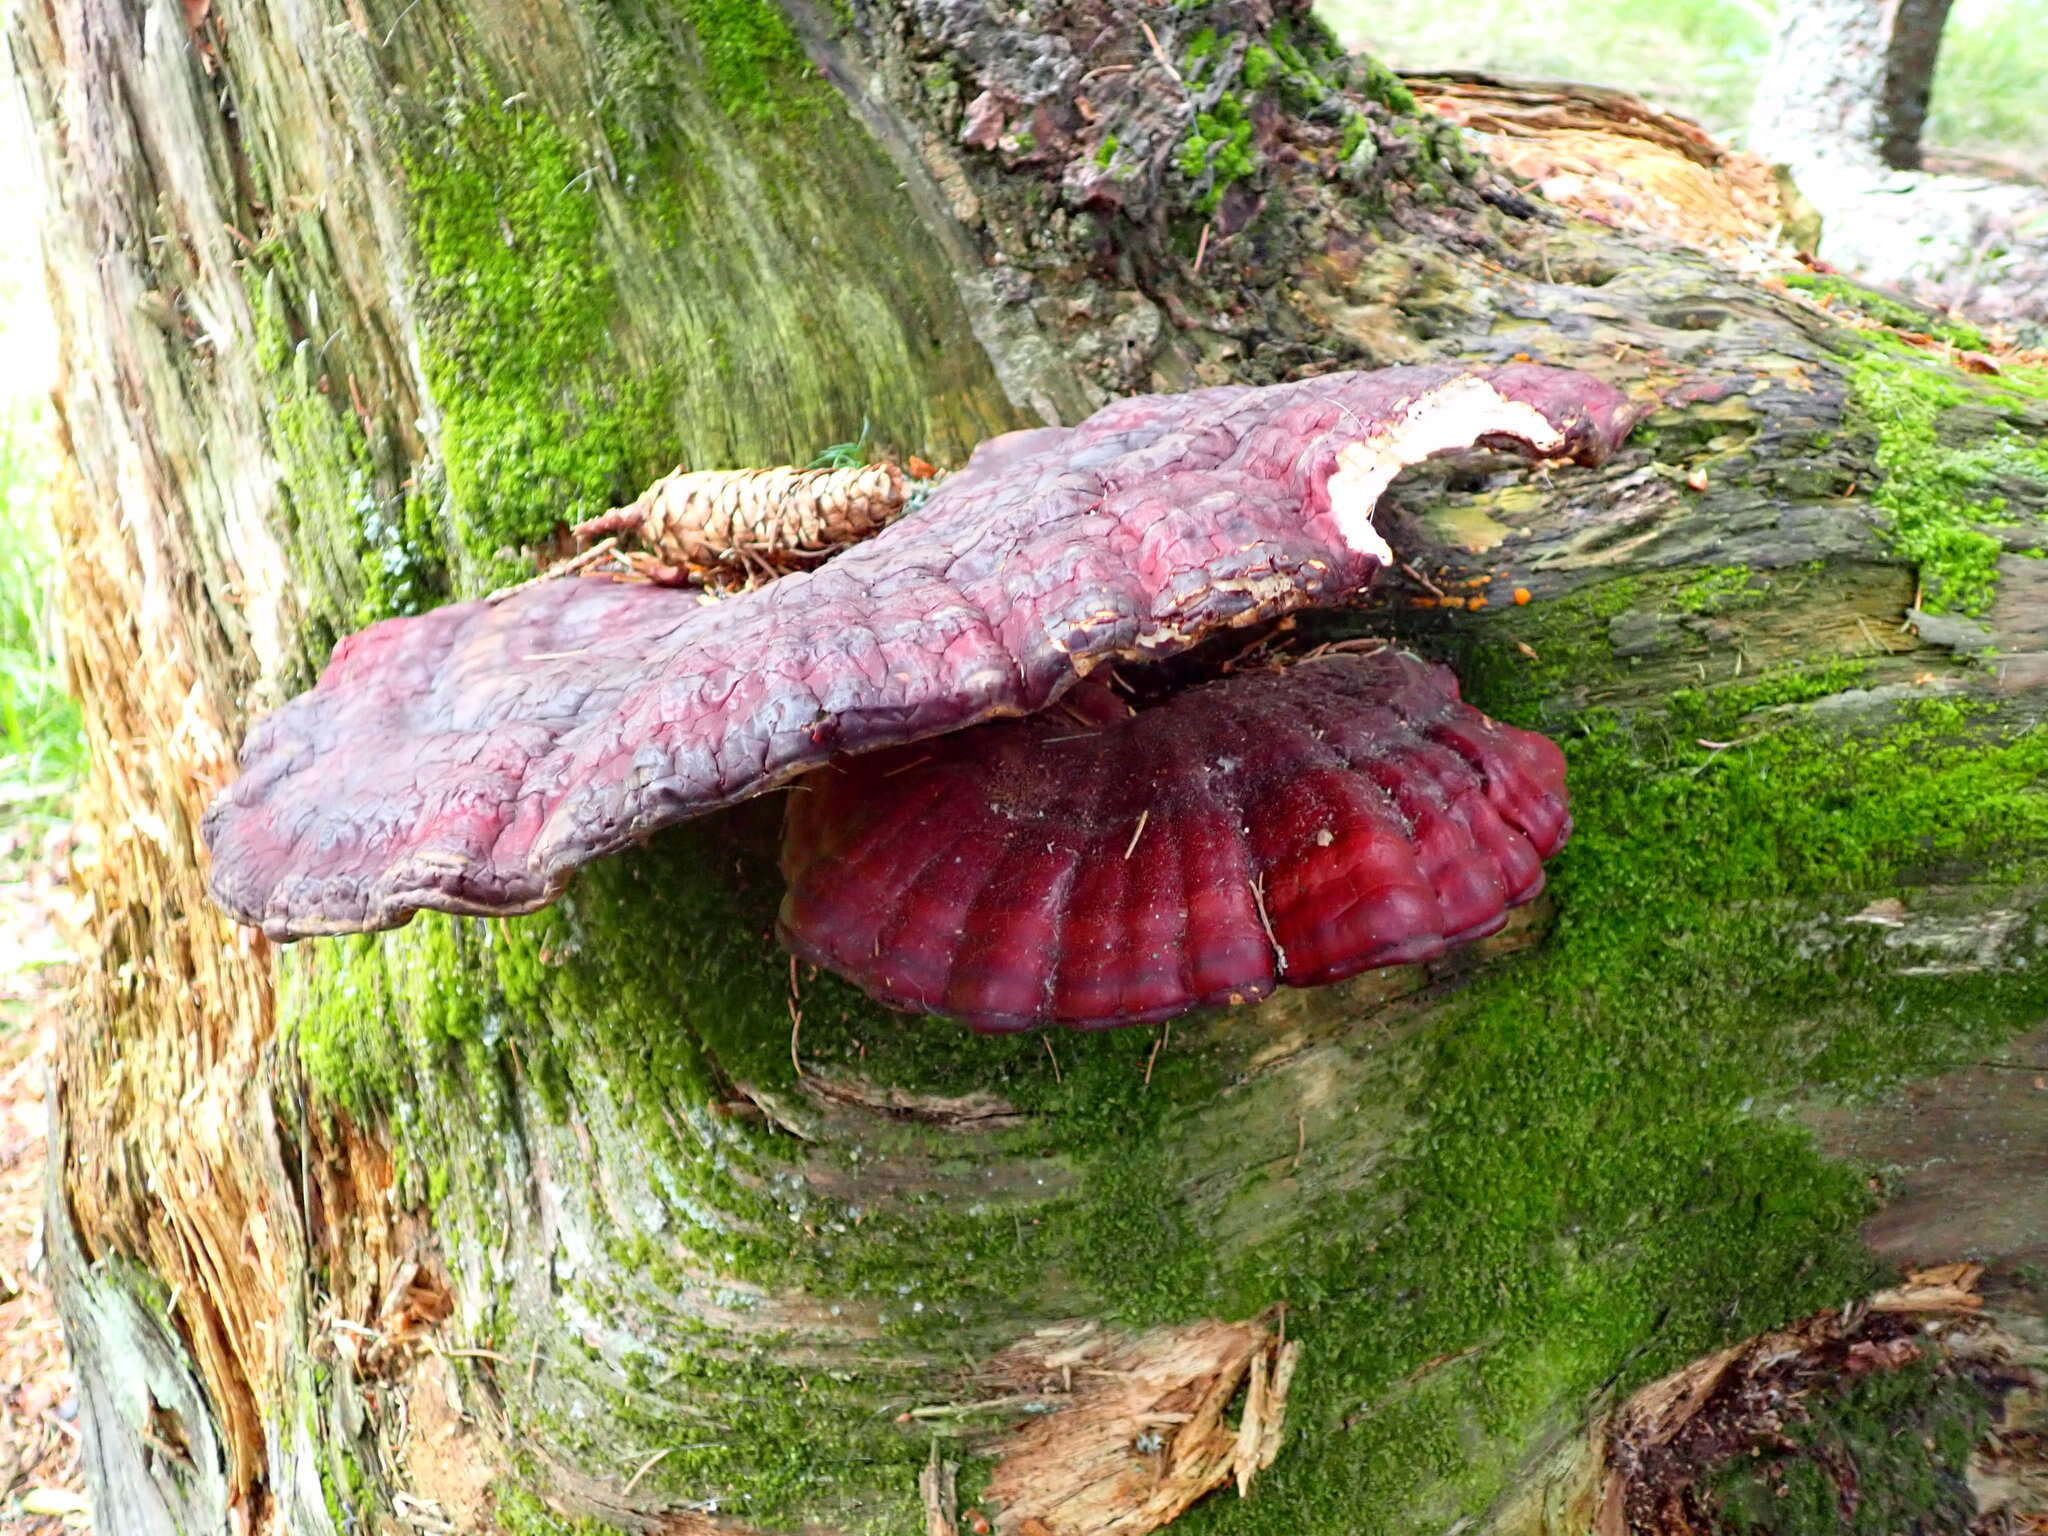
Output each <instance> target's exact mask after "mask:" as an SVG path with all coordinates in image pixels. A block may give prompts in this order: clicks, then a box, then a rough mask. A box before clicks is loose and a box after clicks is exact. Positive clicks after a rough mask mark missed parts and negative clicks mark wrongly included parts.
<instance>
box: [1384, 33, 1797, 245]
mask: <svg viewBox="0 0 2048 1536" xmlns="http://www.w3.org/2000/svg"><path fill="white" fill-rule="evenodd" d="M1405 79H1406V81H1407V84H1408V88H1409V89H1410V90H1411V91H1413V92H1414V93H1415V98H1416V100H1417V101H1419V102H1420V103H1421V104H1422V105H1423V106H1424V107H1426V108H1428V109H1429V110H1431V111H1433V112H1435V113H1437V114H1438V115H1439V116H1441V117H1445V118H1448V119H1449V120H1450V121H1452V122H1454V123H1457V124H1459V125H1460V126H1461V127H1463V128H1465V129H1466V130H1467V131H1468V132H1469V133H1470V134H1471V135H1472V136H1473V137H1474V138H1475V139H1476V140H1477V141H1478V143H1479V145H1480V146H1481V147H1482V148H1483V149H1485V151H1486V153H1487V154H1488V155H1489V156H1491V157H1492V158H1493V159H1494V160H1495V161H1496V162H1498V163H1499V164H1500V165H1502V166H1505V167H1506V168H1507V169H1508V170H1509V171H1512V172H1513V173H1514V174H1515V175H1517V176H1519V177H1522V178H1523V179H1524V180H1526V181H1530V182H1533V183H1535V185H1536V187H1537V189H1538V190H1539V191H1540V192H1542V194H1543V195H1544V197H1546V198H1548V199H1549V200H1550V201H1551V202H1553V203H1556V204H1557V205H1558V206H1559V207H1562V208H1568V209H1570V210H1571V211H1572V212H1573V213H1576V214H1579V215H1581V216H1582V217H1584V218H1588V219H1592V220H1594V221H1595V222H1597V223H1601V224H1606V225H1610V226H1611V227H1613V228H1616V229H1627V230H1637V231H1641V232H1643V233H1645V234H1653V235H1660V236H1662V237H1663V238H1665V239H1667V240H1676V241H1679V242H1680V243H1682V244H1685V245H1690V246H1694V247H1697V248H1698V249H1700V250H1704V251H1708V252H1711V253H1712V254H1714V255H1716V256H1719V257H1721V258H1722V259H1723V260H1726V261H1731V262H1734V263H1736V264H1738V265H1740V266H1743V267H1744V268H1745V269H1756V270H1770V269H1773V268H1792V267H1795V266H1796V265H1797V262H1796V260H1795V258H1794V256H1793V253H1792V251H1791V249H1790V248H1789V247H1786V246H1781V245H1780V244H1779V231H1780V226H1782V225H1783V224H1784V223H1785V222H1786V221H1787V217H1788V215H1787V210H1786V209H1785V208H1784V207H1783V206H1782V205H1781V202H1780V197H1779V192H1778V186H1777V179H1776V177H1775V176H1774V175H1773V174H1772V171H1771V168H1770V167H1769V166H1768V165H1766V164H1765V163H1764V162H1763V161H1761V160H1759V159H1758V158H1757V157H1756V156H1754V155H1750V154H1744V153H1742V152H1741V151H1739V150H1732V149H1729V148H1728V147H1727V146H1726V145H1723V144H1721V143H1718V142H1717V141H1716V140H1715V139H1714V138H1713V136H1712V135H1710V134H1709V133H1708V132H1707V131H1706V130H1705V129H1703V128H1701V127H1700V126H1699V125H1698V124H1697V123H1695V122H1692V121H1691V120H1689V119H1687V118H1683V117H1679V116H1677V115H1676V114H1674V113H1670V112H1660V111H1658V110H1657V109H1656V108H1655V107H1652V106H1650V105H1649V104H1648V103H1647V102H1644V101H1643V100H1641V99H1640V98H1639V97H1636V96H1632V95H1630V94H1629V93H1628V92H1626V91H1617V90H1611V89H1607V88H1605V87H1601V86H1592V85H1578V84H1573V83H1569V82H1564V81H1554V80H1510V79H1504V78H1501V77H1499V76H1493V75H1482V74H1465V73H1455V74H1443V75H1410V76H1407V77H1405Z"/></svg>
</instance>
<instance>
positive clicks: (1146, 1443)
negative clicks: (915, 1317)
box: [985, 1320, 1301, 1536]
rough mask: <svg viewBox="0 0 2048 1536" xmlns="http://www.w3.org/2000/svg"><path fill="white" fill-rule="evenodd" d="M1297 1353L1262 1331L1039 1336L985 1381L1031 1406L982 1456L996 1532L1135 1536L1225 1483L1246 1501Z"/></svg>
mask: <svg viewBox="0 0 2048 1536" xmlns="http://www.w3.org/2000/svg"><path fill="white" fill-rule="evenodd" d="M1300 1354H1301V1345H1300V1341H1298V1340H1287V1341H1284V1342H1283V1341H1282V1340H1281V1339H1280V1338H1279V1336H1278V1335H1277V1333H1275V1332H1274V1331H1273V1330H1272V1328H1271V1327H1270V1326H1269V1325H1268V1324H1266V1323H1263V1322H1249V1323H1225V1322H1218V1321H1214V1320H1211V1321H1207V1322H1201V1323H1191V1324H1188V1325H1187V1326H1185V1327H1181V1328H1155V1329H1152V1330H1149V1331H1148V1332H1145V1333H1142V1334H1138V1335H1135V1336H1131V1335H1121V1334H1117V1333H1115V1332H1112V1331H1110V1330H1107V1329H1104V1328H1103V1327H1101V1326H1100V1325H1099V1324H1096V1323H1092V1322H1076V1323H1069V1324H1062V1325H1055V1326H1052V1327H1048V1328H1042V1329H1040V1330H1039V1331H1038V1332H1037V1333H1035V1334H1033V1335H1032V1336H1031V1337H1030V1338H1029V1339H1026V1340H1024V1341H1022V1342H1021V1343H1019V1344H1017V1345H1015V1346H1013V1347H1012V1348H1010V1349H1008V1350H1005V1351H1004V1352H1003V1353H1001V1354H999V1355H998V1356H996V1357H995V1359H994V1360H992V1361H991V1362H990V1364H989V1368H988V1371H987V1373H986V1377H985V1379H986V1380H989V1381H993V1382H1008V1383H1010V1384H1012V1386H1013V1388H1014V1390H1015V1393H1016V1394H1017V1400H1018V1401H1020V1402H1022V1403H1024V1404H1026V1405H1027V1406H1028V1407H1030V1408H1032V1409H1038V1410H1041V1411H1038V1412H1036V1413H1034V1415H1033V1416H1032V1417H1031V1418H1029V1419H1027V1420H1026V1421H1025V1422H1024V1425H1023V1427H1022V1428H1020V1429H1016V1430H1013V1431H1011V1432H1010V1433H1008V1434H1006V1435H1003V1436H1001V1437H998V1438H997V1439H996V1440H995V1442H994V1443H993V1445H992V1446H991V1448H990V1449H991V1453H992V1454H994V1455H995V1456H996V1457H997V1458H998V1459H997V1462H996V1469H995V1472H994V1474H993V1475H992V1476H991V1478H990V1479H989V1485H988V1499H989V1501H990V1503H991V1504H992V1505H993V1506H995V1510H996V1513H995V1517H994V1521H995V1529H996V1530H997V1531H998V1532H999V1533H1001V1536H1036V1533H1037V1532H1039V1531H1041V1530H1051V1531H1058V1532H1059V1533H1060V1536H1146V1533H1147V1532H1150V1531H1154V1530H1157V1529H1158V1528H1159V1527H1160V1526H1162V1525H1165V1524H1167V1523H1168V1522H1169V1521H1171V1520H1172V1519H1173V1518H1174V1517H1175V1516H1176V1515H1178V1514H1180V1513H1181V1511H1183V1510H1185V1509H1186V1508H1187V1507H1188V1506H1189V1505H1190V1504H1193V1503H1194V1502H1195V1500H1197V1499H1199V1498H1201V1497H1202V1496H1203V1495H1204V1494H1206V1493H1209V1492H1210V1491H1211V1490H1213V1489H1217V1488H1221V1487H1223V1486H1225V1485H1226V1484H1230V1483H1233V1482H1234V1483H1235V1484H1236V1486H1237V1491H1238V1493H1239V1495H1240V1496H1248V1495H1249V1494H1250V1493H1251V1492H1252V1480H1253V1478H1254V1477H1256V1476H1257V1475H1258V1473H1259V1472H1260V1471H1261V1470H1262V1469H1264V1468H1266V1467H1269V1466H1271V1465H1272V1463H1273V1458H1274V1457H1275V1456H1277V1455H1278V1454H1279V1452H1280V1446H1281V1442H1282V1438H1283V1436H1284V1434H1285V1426H1286V1418H1287V1392H1288V1386H1289V1383H1290V1382H1291V1380H1292V1378H1293V1375H1294V1367H1295V1363H1296V1361H1297V1360H1298V1359H1299V1358H1300ZM1033 1391H1035V1392H1037V1393H1039V1394H1041V1396H1039V1397H1038V1398H1036V1399H1033V1398H1032V1397H1031V1396H1030V1395H1029V1394H1030V1393H1031V1392H1033ZM1240 1394H1242V1401H1241V1405H1240V1407H1239V1413H1238V1422H1237V1424H1236V1425H1232V1424H1231V1423H1230V1422H1229V1417H1228V1413H1229V1409H1230V1408H1231V1406H1232V1404H1233V1403H1234V1402H1237V1401H1238V1400H1239V1397H1240Z"/></svg>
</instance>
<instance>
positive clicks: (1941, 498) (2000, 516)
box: [1849, 348, 2048, 614]
mask: <svg viewBox="0 0 2048 1536" xmlns="http://www.w3.org/2000/svg"><path fill="white" fill-rule="evenodd" d="M1849 377H1850V388H1851V391H1852V405H1853V414H1854V418H1855V420H1856V422H1857V424H1858V425H1859V426H1861V427H1863V428H1864V429H1865V430H1868V431H1869V432H1871V433H1872V434H1874V436H1875V437H1876V440H1877V464H1878V469H1879V471H1880V472H1881V473H1882V475H1883V477H1884V478H1883V479H1882V481H1881V482H1880V483H1879V485H1878V486H1877V487H1876V489H1875V490H1874V491H1873V492H1872V500H1873V501H1874V502H1875V503H1876V504H1877V506H1878V507H1879V508H1881V509H1882V510H1883V511H1884V513H1885V514H1886V516H1887V517H1888V518H1889V520H1890V529H1889V534H1890V539H1891V543H1892V546H1893V548H1894V549H1895V550H1896V551H1897V552H1898V553H1899V554H1900V555H1901V556H1903V557H1904V558H1906V559H1908V560H1911V561H1912V562H1913V563H1914V564H1916V565H1917V566H1919V568H1920V574H1921V580H1922V581H1923V583H1924V584H1925V588H1926V591H1925V596H1924V599H1923V602H1922V606H1923V607H1925V608H1926V609H1927V610H1928V611H1929V612H1931V613H1943V612H1949V611H1955V612H1959V613H1966V614H1976V613H1982V612H1984V611H1985V610H1986V609H1987V608H1989V607H1990V605H1991V602H1992V598H1993V592H1994V587H1995V584H1996V581H1997V576H1998V557H1999V554H2000V551H2001V545H2000V541H1999V540H1998V538H1997V537H1996V536H1995V535H1994V534H1991V533H1989V532H1987V531H1985V528H1984V527H1983V525H1984V524H1991V523H2007V522H2011V521H2012V520H2013V519H2012V516H2011V514H2010V511H2009V507H2008V501H2007V496H2006V494H2005V491H2004V489H2003V487H2005V486H2007V485H2009V484H2013V483H2020V484H2031V485H2032V486H2034V487H2036V488H2038V493H2039V495H2037V497H2036V499H2037V500H2038V499H2039V497H2040V495H2048V448H2043V447H2042V446H2041V445H2040V444H2039V443H2038V442H2037V441H2032V440H2030V439H2029V438H2028V437H2027V436H2025V435H2024V434H2023V433H2022V432H2021V431H2020V430H2018V429H2017V428H2016V427H2014V426H2012V425H2011V424H2009V423H2004V422H2000V423H1996V424H1994V425H1992V426H1991V427H1990V429H1989V430H1988V431H1986V430H1985V429H1984V424H1983V423H1982V422H1981V421H1973V423H1972V426H1973V430H1972V431H1971V432H1970V433H1969V437H1970V445H1969V446H1968V447H1956V446H1953V445H1952V444H1951V442H1950V441H1949V440H1948V439H1947V437H1946V436H1945V434H1944V430H1943V426H1944V419H1945V418H1946V417H1947V416H1948V415H1949V414H1950V413H1951V412H1956V411H1963V410H1974V411H1977V412H1980V413H1981V412H1983V411H1985V410H1986V409H1987V408H1988V407H1989V405H1990V402H1989V401H1988V400H1987V394H1986V391H1985V390H1983V389H1981V388H1979V387H1977V386H1975V385H1973V384H1972V383H1971V382H1970V381H1968V380H1967V379H1965V378H1964V377H1963V376H1961V375H1958V374H1955V373H1953V372H1950V371H1949V370H1947V369H1946V368H1943V367H1941V366H1940V365H1938V364H1937V363H1935V362H1933V361H1931V360H1929V359H1926V358H1924V357H1921V356H1918V355H1912V356H1902V355H1899V354H1896V353H1893V352H1889V351H1885V350H1883V349H1878V348H1872V349H1870V350H1868V351H1866V352H1865V353H1864V354H1863V355H1862V356H1860V357H1859V358H1858V359H1857V360H1856V361H1855V363H1854V364H1853V365H1852V366H1851V369H1850V375H1849Z"/></svg>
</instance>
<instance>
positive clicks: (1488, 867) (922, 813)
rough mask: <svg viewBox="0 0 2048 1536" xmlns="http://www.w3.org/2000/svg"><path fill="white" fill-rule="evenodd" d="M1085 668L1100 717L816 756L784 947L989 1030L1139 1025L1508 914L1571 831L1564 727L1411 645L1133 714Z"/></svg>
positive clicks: (1178, 698)
mask: <svg viewBox="0 0 2048 1536" xmlns="http://www.w3.org/2000/svg"><path fill="white" fill-rule="evenodd" d="M1083 688H1084V689H1088V690H1091V692H1095V695H1096V696H1094V697H1086V696H1084V700H1083V701H1082V702H1083V710H1084V711H1085V712H1086V715H1084V720H1076V719H1074V718H1071V717H1070V716H1068V714H1067V712H1066V711H1064V710H1055V711H1047V712H1045V713H1042V714H1037V715H1032V716H1029V717H1027V718H1026V719H1023V720H1005V721H999V722H997V723H994V724H991V725H983V726H977V727H976V728H975V729H974V730H972V731H969V732H966V733H964V734H963V735H962V736H961V737H960V738H959V740H958V742H957V744H953V743H948V749H947V750H945V751H943V752H934V751H931V750H929V749H928V748H927V747H926V746H924V745H922V744H919V745H913V746H908V747H898V748H895V749H894V750H891V751H887V752H875V753H870V754H868V755H866V756H864V757H859V758H854V759H852V760H850V761H849V762H847V763H845V764H844V765H843V766H842V767H840V768H839V769H838V770H836V771H826V772H823V773H819V774H817V775H814V776H813V778H812V779H811V780H809V781H808V787H809V790H810V792H809V793H808V794H802V795H797V796H795V797H793V798H792V800H791V801H790V808H789V813H788V817H787V820H786V822H785V824H784V825H785V831H784V838H783V854H782V863H783V873H784V874H785V875H786V876H787V877H788V880H789V890H788V893H787V895H786V896H785V897H784V899H783V904H782V918H781V924H780V926H781V930H782V936H783V941H784V943H785V944H787V945H788V946H789V948H790V949H792V950H794V951H795V952H796V953H797V954H798V955H800V956H801V957H803V958H804V959H806V960H809V961H811V962H813V963H814V964H817V965H821V966H824V967H825V968H826V969H827V970H831V971H836V972H838V973H839V974H840V975H842V976H844V977H846V978H847V979H848V980H850V981H853V982H855V983H856V984H858V985H859V986H860V987H861V988H862V989H864V990H865V991H866V992H867V993H868V994H869V995H870V996H872V997H874V998H875V999H876V1000H877V1001H879V1002H883V1003H887V1004H889V1005H890V1006H891V1007H895V1008H902V1009H908V1010H912V1011H915V1012H920V1013H943V1014H948V1015H950V1016H952V1017H954V1018H957V1019H960V1020H961V1021H963V1022H964V1023H968V1024H971V1025H973V1026H974V1027H975V1028H977V1029H986V1030H1006V1029H1022V1028H1027V1027H1029V1026H1031V1025H1034V1024H1041V1023H1059V1024H1067V1025H1074V1026H1078V1027H1089V1026H1096V1025H1103V1024H1137V1023H1144V1022H1146V1021H1149V1020H1153V1019H1163V1018H1171V1017H1172V1016H1173V1015H1175V1014H1178V1013H1185V1012H1186V1011H1187V1010H1188V1009H1190V1008H1195V1007H1200V1006H1201V1005H1203V1004H1205V1003H1243V1002H1248V1001H1251V1000H1252V999H1254V998H1260V997H1264V996H1266V994H1268V993H1269V992H1271V991H1272V990H1273V988H1274V986H1275V985H1276V984H1277V983H1280V982H1285V983H1287V984H1288V985H1290V986H1298V987H1305V986H1317V985H1320V984H1322V983H1324V982H1331V981H1341V980H1343V979H1344V978H1345V977H1347V976H1352V975H1356V974H1357V973H1358V972H1359V971H1362V970H1366V969H1369V968H1370V967H1373V966H1378V965H1399V964H1404V963H1407V962H1412V961H1418V960H1431V959H1434V958H1435V957H1436V956H1438V955H1439V954H1441V953H1443V951H1444V949H1445V948H1446V947H1447V946H1448V945H1451V944H1455V943H1459V942H1461V941H1463V940H1466V939H1475V938H1480V937H1482V936H1484V935H1486V934H1488V933H1492V932H1494V931H1495V930H1496V929H1498V928H1499V927H1500V926H1501V924H1502V923H1504V922H1505V921H1506V920H1507V914H1508V908H1509V907H1511V906H1514V905H1516V904H1517V903H1520V902H1524V901H1527V900H1528V899H1529V898H1530V897H1532V896H1534V895H1535V894H1536V893H1537V892H1538V891H1540V890H1541V889H1542V888H1543V860H1545V859H1546V858H1548V857H1549V856H1550V855H1551V854H1553V853H1555V852H1556V851H1557V850H1558V848H1560V847H1561V846H1563V843H1564V840H1565V837H1566V835H1567V834H1568V833H1569V832H1570V830H1571V818H1570V816H1569V815H1568V814H1567V813H1566V810H1565V799H1564V755H1563V754H1562V753H1561V752H1559V751H1558V749H1557V748H1556V746H1555V745H1553V744H1552V743H1551V742H1550V741H1549V740H1548V739H1547V738H1545V737H1542V736H1538V735H1535V734H1533V733H1532V732H1529V731H1520V730H1516V729H1514V728H1513V727H1510V726H1505V725H1501V724H1498V723H1497V722H1495V721H1492V720H1489V719H1487V718H1486V716H1484V715H1482V714H1480V713H1479V711H1477V710H1476V709H1473V708H1471V707H1470V706H1468V705H1465V704H1462V703H1460V702H1459V700H1458V689H1457V684H1456V682H1454V681H1453V680H1452V678H1451V675H1450V673H1449V672H1448V671H1446V670H1445V669H1444V668H1442V667H1437V666H1432V665H1430V664H1429V663H1427V662H1423V661H1418V660H1416V659H1415V658H1414V657H1412V656H1405V655H1402V654H1401V653H1399V652H1396V651H1381V652H1379V653H1377V654H1375V655H1371V656H1344V655H1337V656H1329V657H1325V658H1321V659H1318V660H1314V661H1304V662H1301V663H1299V664H1297V665H1295V666H1293V667H1289V668H1287V669H1286V670H1285V671H1283V672H1280V673H1279V674H1278V675H1274V674H1272V673H1259V672H1245V673H1239V674H1237V675H1235V676H1232V677H1229V678H1226V679H1224V680H1222V681H1220V682H1213V683H1208V684H1204V685H1201V686H1198V687H1194V688H1190V689H1187V690H1185V691H1183V692H1179V693H1175V694H1172V695H1170V696H1169V697H1168V698H1167V699H1166V700H1165V701H1164V702H1163V703H1161V704H1159V705H1158V706H1157V707H1156V708H1152V709H1147V710H1142V711H1139V712H1136V713H1127V712H1126V709H1125V706H1124V705H1123V704H1122V702H1121V701H1120V700H1119V699H1118V698H1116V697H1114V696H1111V695H1110V694H1109V690H1108V689H1107V688H1105V687H1103V685H1100V684H1095V683H1092V682H1091V683H1089V684H1084V685H1083ZM1082 692H1083V690H1082V689H1077V690H1075V693H1076V694H1082ZM1069 698H1070V699H1073V698H1074V695H1069ZM1091 705H1092V706H1093V708H1092V709H1089V706H1091ZM1087 715H1092V717H1093V718H1087V717H1086V716H1087Z"/></svg>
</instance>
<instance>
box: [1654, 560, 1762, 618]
mask: <svg viewBox="0 0 2048 1536" xmlns="http://www.w3.org/2000/svg"><path fill="white" fill-rule="evenodd" d="M1676 595H1677V599H1678V606H1679V607H1680V608H1682V609H1684V610H1685V611H1686V612H1687V613H1698V614H1717V613H1732V612H1736V611H1738V610H1740V609H1744V608H1759V607H1762V606H1763V605H1764V604H1766V603H1768V602H1769V601H1770V584H1769V582H1768V581H1767V580H1759V579H1758V578H1757V577H1756V575H1755V574H1754V573H1753V572H1752V571H1751V570H1750V569H1749V567H1748V566H1746V565H1724V566H1717V567H1715V568H1713V569H1711V570H1707V571H1703V572H1701V573H1700V574H1699V575H1698V576H1695V577H1692V578H1691V579H1690V580H1688V581H1686V582H1685V583H1684V584H1683V585H1682V586H1680V587H1679V589H1678V592H1677V594H1676Z"/></svg>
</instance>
